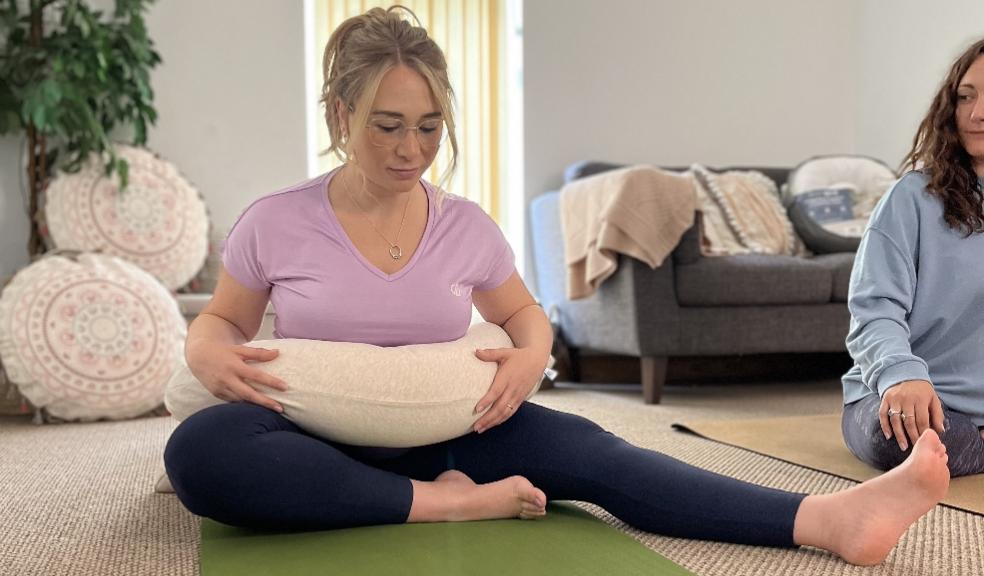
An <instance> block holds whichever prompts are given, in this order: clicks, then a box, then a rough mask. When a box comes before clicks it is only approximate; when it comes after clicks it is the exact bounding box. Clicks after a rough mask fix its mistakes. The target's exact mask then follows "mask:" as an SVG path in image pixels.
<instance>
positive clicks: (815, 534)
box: [793, 429, 950, 566]
mask: <svg viewBox="0 0 984 576" xmlns="http://www.w3.org/2000/svg"><path fill="white" fill-rule="evenodd" d="M946 461H947V455H946V447H945V446H943V443H942V442H940V438H939V436H937V435H936V432H934V431H933V430H931V429H930V430H926V431H925V432H923V434H922V436H920V437H919V440H918V441H917V442H916V444H915V446H914V447H913V449H912V454H910V455H909V457H908V458H907V459H906V460H905V462H903V463H902V464H901V465H899V466H898V467H896V468H894V469H892V470H889V471H888V472H886V473H884V474H882V475H881V476H878V477H877V478H872V479H871V480H868V481H867V482H865V483H863V484H859V485H858V486H855V487H853V488H849V489H847V490H844V491H843V492H837V493H835V494H824V495H818V496H808V497H806V498H805V499H804V500H803V503H802V504H801V505H800V509H799V512H798V513H797V515H796V523H795V527H794V529H793V539H794V540H795V541H796V543H797V544H806V545H810V546H816V547H818V548H824V549H826V550H830V551H831V552H834V553H835V554H837V555H839V556H840V557H841V558H843V559H844V560H846V561H848V562H850V563H851V564H859V565H862V566H872V565H874V564H878V563H880V562H881V561H882V560H884V559H885V557H886V556H888V553H889V552H891V550H892V548H894V547H895V544H896V543H897V542H898V540H899V538H901V537H902V534H903V533H905V531H906V530H907V529H908V528H909V526H910V525H912V523H913V522H915V521H916V520H918V519H919V518H920V517H921V516H922V515H923V514H925V513H926V512H928V511H929V510H930V509H931V508H932V507H933V506H935V505H936V504H937V503H938V502H939V501H940V500H942V499H943V497H944V496H945V495H946V491H947V488H948V487H949V486H950V472H949V470H948V469H947V467H946Z"/></svg>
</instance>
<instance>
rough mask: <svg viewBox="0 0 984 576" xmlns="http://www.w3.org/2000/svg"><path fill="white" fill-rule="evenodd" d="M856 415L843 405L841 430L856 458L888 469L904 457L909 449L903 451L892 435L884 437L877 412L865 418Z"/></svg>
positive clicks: (900, 461) (879, 467) (899, 462)
mask: <svg viewBox="0 0 984 576" xmlns="http://www.w3.org/2000/svg"><path fill="white" fill-rule="evenodd" d="M857 416H859V414H857V413H853V412H852V411H851V410H849V407H845V412H844V417H843V421H842V422H841V431H842V433H843V435H844V443H845V444H846V445H847V447H848V449H849V450H850V451H851V452H852V453H853V454H854V455H855V456H856V457H857V458H858V460H861V461H862V462H864V463H865V464H868V465H871V466H874V467H875V468H878V469H879V470H889V469H891V468H894V467H896V466H898V465H899V464H901V463H902V462H903V461H904V460H905V459H906V457H907V456H908V455H909V450H906V451H903V450H902V449H901V448H900V447H899V444H898V442H896V440H895V437H894V436H892V437H891V438H887V439H886V438H885V434H884V432H882V429H881V423H880V422H879V420H878V415H877V413H875V414H874V415H868V417H866V418H858V417H857Z"/></svg>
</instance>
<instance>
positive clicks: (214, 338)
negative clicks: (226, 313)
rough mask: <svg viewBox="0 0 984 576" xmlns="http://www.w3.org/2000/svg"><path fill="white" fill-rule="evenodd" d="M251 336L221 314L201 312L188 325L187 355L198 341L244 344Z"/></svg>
mask: <svg viewBox="0 0 984 576" xmlns="http://www.w3.org/2000/svg"><path fill="white" fill-rule="evenodd" d="M248 340H249V338H247V337H246V335H245V334H243V333H242V331H241V330H240V329H239V328H238V327H237V326H236V325H235V324H233V323H232V322H229V321H228V320H226V319H225V318H223V317H221V316H217V315H215V314H210V313H208V312H204V313H202V314H199V315H198V317H197V318H195V320H194V321H192V323H191V325H190V326H188V338H187V339H186V340H185V355H187V354H188V350H189V349H190V348H192V347H193V346H195V345H196V344H197V343H198V342H221V343H224V344H243V343H245V342H247V341H248Z"/></svg>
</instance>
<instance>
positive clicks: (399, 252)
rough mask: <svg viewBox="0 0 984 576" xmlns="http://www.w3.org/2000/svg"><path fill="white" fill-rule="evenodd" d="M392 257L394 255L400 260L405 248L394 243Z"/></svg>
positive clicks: (395, 258) (391, 249)
mask: <svg viewBox="0 0 984 576" xmlns="http://www.w3.org/2000/svg"><path fill="white" fill-rule="evenodd" d="M390 257H392V258H393V260H399V259H400V258H402V257H403V250H402V249H401V248H400V247H399V246H397V245H396V244H393V245H392V246H390Z"/></svg>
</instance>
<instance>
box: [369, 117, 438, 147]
mask: <svg viewBox="0 0 984 576" xmlns="http://www.w3.org/2000/svg"><path fill="white" fill-rule="evenodd" d="M366 128H368V129H369V141H370V142H371V143H372V144H373V145H374V146H379V147H380V148H395V147H396V146H399V145H400V143H401V142H403V139H404V138H406V137H407V132H409V131H411V130H413V132H414V134H415V136H416V137H417V143H418V144H420V147H421V148H423V149H427V150H433V149H434V148H437V147H438V146H440V145H441V141H442V140H443V139H444V120H443V119H441V118H428V119H426V120H423V121H421V122H420V123H419V124H417V125H416V126H407V125H406V124H405V123H404V122H403V121H402V120H400V119H397V118H372V119H370V120H369V123H368V124H366Z"/></svg>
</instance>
